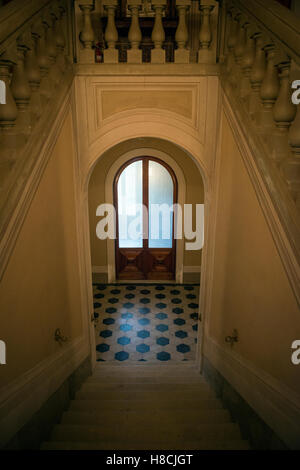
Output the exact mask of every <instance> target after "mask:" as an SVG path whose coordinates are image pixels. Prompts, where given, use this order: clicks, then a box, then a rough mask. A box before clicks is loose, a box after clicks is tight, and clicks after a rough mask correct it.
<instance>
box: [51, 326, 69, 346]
mask: <svg viewBox="0 0 300 470" xmlns="http://www.w3.org/2000/svg"><path fill="white" fill-rule="evenodd" d="M54 339H55V341H57V342H58V343H59V344H62V343H65V342H66V341H68V338H67V337H66V336H63V334H62V332H61V330H60V328H57V329H56V330H55V333H54Z"/></svg>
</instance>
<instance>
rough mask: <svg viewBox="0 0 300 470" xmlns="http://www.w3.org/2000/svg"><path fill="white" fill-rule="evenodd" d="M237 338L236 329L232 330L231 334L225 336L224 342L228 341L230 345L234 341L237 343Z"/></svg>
mask: <svg viewBox="0 0 300 470" xmlns="http://www.w3.org/2000/svg"><path fill="white" fill-rule="evenodd" d="M238 340H239V337H238V332H237V330H236V329H234V330H233V332H232V336H225V341H226V343H230V346H231V347H232V346H233V345H234V343H237V342H238Z"/></svg>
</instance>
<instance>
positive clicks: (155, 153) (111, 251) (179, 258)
mask: <svg viewBox="0 0 300 470" xmlns="http://www.w3.org/2000/svg"><path fill="white" fill-rule="evenodd" d="M142 156H148V157H156V158H159V159H160V160H162V161H163V162H165V163H167V164H168V165H169V166H170V167H171V168H172V170H173V171H174V173H175V175H176V178H177V183H178V197H177V202H178V204H180V205H181V207H183V206H184V204H185V199H186V181H185V177H184V174H183V171H182V169H181V168H180V166H179V165H178V164H177V163H176V161H175V160H174V159H173V158H172V157H171V156H170V155H168V154H167V153H165V152H162V151H160V150H156V149H152V148H148V147H143V148H139V149H135V150H130V151H129V152H126V153H124V154H123V155H121V156H120V157H119V158H118V159H117V160H115V162H114V163H113V164H112V166H111V167H110V169H109V171H108V173H107V175H106V179H105V202H106V203H107V204H113V203H114V196H113V186H114V179H115V176H116V174H117V172H118V170H119V169H120V167H121V166H122V165H123V164H124V163H126V162H127V161H128V160H131V159H132V158H136V157H142ZM199 176H200V177H201V174H200V173H199ZM183 260H184V239H181V240H176V275H175V279H176V282H177V283H179V284H180V283H182V281H183ZM107 272H108V282H115V281H116V260H115V240H112V239H107Z"/></svg>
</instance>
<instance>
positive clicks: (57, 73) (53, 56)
mask: <svg viewBox="0 0 300 470" xmlns="http://www.w3.org/2000/svg"><path fill="white" fill-rule="evenodd" d="M45 21H46V24H47V25H48V26H49V27H48V29H47V30H46V50H47V53H48V57H49V60H50V69H49V79H50V81H51V82H52V85H53V88H52V90H53V91H54V90H55V88H56V87H57V85H58V84H59V82H60V79H61V70H60V68H59V66H58V64H57V55H58V49H57V46H56V39H55V34H54V31H55V25H56V21H57V16H56V13H55V11H54V10H51V12H50V13H49V14H48V15H46V17H45Z"/></svg>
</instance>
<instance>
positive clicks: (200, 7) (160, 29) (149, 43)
mask: <svg viewBox="0 0 300 470" xmlns="http://www.w3.org/2000/svg"><path fill="white" fill-rule="evenodd" d="M192 4H193V5H192ZM117 5H118V2H117V0H102V1H100V0H99V1H97V0H76V1H75V29H76V32H75V36H76V39H75V40H76V56H77V57H76V59H77V62H78V63H79V64H93V63H98V62H99V63H106V64H117V63H120V62H127V63H135V64H141V63H142V62H148V60H147V54H144V52H145V50H144V48H145V49H147V50H150V51H151V52H150V60H149V62H151V63H153V64H164V63H166V62H175V63H177V64H186V63H190V62H195V61H198V62H199V63H202V64H214V63H216V51H217V30H218V8H219V4H218V2H217V1H215V0H198V1H192V0H176V9H177V13H178V18H177V19H175V20H174V21H175V25H172V28H173V29H174V35H173V37H171V38H170V37H169V38H166V34H165V29H166V28H165V24H166V23H165V18H164V16H163V15H164V12H165V9H166V5H167V0H151V7H152V10H151V17H149V18H146V20H147V19H148V20H151V21H152V33H151V34H150V35H149V37H148V36H147V37H143V29H144V28H143V22H145V17H144V15H143V17H142V16H140V15H141V14H142V13H141V12H142V5H143V2H142V0H127V7H128V11H129V12H130V15H131V19H129V18H128V19H127V20H128V21H130V26H129V27H128V32H127V36H126V37H121V36H120V33H119V30H118V24H117V23H118V21H117V20H116V10H117ZM189 12H190V13H189ZM188 13H189V18H188ZM191 15H198V17H200V24H199V25H197V22H193V21H191V18H190V16H191ZM153 16H154V18H153ZM174 21H173V22H174ZM146 26H147V28H148V26H149V22H148V23H147V25H146ZM196 26H199V30H197V32H196V31H195V27H196ZM172 28H171V29H172ZM169 29H170V27H169ZM195 34H197V36H198V40H197V46H198V50H197V51H194V50H191V47H190V45H191V41H190V37H189V35H190V36H193V35H195ZM170 41H171V44H170ZM193 44H195V42H193ZM169 46H171V49H172V50H173V54H169V53H168V50H169ZM197 56H198V57H197Z"/></svg>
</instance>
